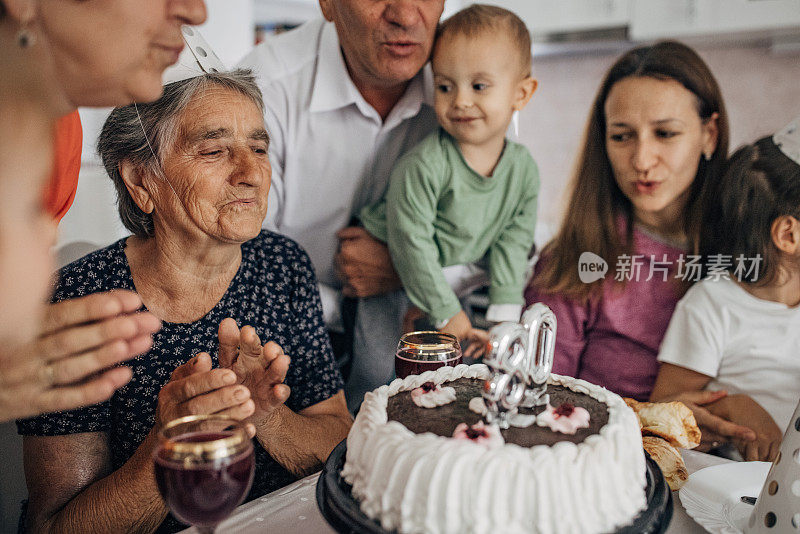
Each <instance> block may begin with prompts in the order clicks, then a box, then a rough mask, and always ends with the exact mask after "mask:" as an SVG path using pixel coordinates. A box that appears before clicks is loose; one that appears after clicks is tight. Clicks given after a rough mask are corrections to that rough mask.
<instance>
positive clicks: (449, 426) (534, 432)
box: [387, 378, 608, 447]
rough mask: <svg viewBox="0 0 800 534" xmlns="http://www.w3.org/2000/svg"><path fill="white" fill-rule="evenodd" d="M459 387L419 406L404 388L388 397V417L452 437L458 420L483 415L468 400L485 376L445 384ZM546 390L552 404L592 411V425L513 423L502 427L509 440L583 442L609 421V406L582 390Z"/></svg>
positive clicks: (474, 419) (551, 387)
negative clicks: (560, 428)
mask: <svg viewBox="0 0 800 534" xmlns="http://www.w3.org/2000/svg"><path fill="white" fill-rule="evenodd" d="M442 386H450V387H452V388H454V389H455V390H456V400H455V401H454V402H451V403H450V404H446V405H444V406H439V407H438V408H420V407H419V406H417V405H416V404H414V402H413V401H412V400H411V392H410V391H402V392H400V393H398V394H397V395H394V396H392V397H390V398H389V403H388V406H387V412H388V418H389V421H397V422H399V423H402V424H403V425H404V426H405V427H406V428H408V429H409V430H411V431H412V432H414V433H416V434H422V433H424V432H432V433H434V434H437V435H439V436H446V437H450V436H452V435H453V431H454V430H455V428H456V426H457V425H458V424H459V423H467V424H469V425H474V424H475V423H477V422H478V421H480V420H481V419H482V417H481V416H480V415H478V414H476V413H474V412H472V411H470V409H469V408H468V406H467V404H468V403H469V401H470V399H472V398H473V397H480V396H481V390H482V388H483V380H477V379H473V378H459V379H458V380H454V381H452V382H447V383H445V384H442ZM547 392H548V393H549V394H550V404H551V405H552V406H553V407H555V408H558V406H560V405H561V404H562V403H564V402H569V403H571V404H573V405H574V406H576V407H577V406H580V407H582V408H585V409H586V410H588V412H589V416H590V419H589V427H588V428H580V429H578V431H577V432H575V434H572V435H570V434H562V433H560V432H553V431H552V430H550V429H549V428H547V427H540V426H537V425H536V424H533V425H531V426H529V427H527V428H517V427H513V426H512V427H511V428H509V429H508V430H502V431H501V433H502V435H503V439H505V440H506V443H514V444H516V445H520V446H522V447H533V446H535V445H554V444H556V443H558V442H560V441H571V442H572V443H576V444H578V443H581V442H583V441H584V440H585V439H586V438H587V437H588V436H591V435H594V434H597V433H598V432H600V429H601V428H603V427H604V426H605V425H606V423H608V407H607V406H606V405H605V404H604V403H602V402H600V401H598V400H596V399H594V398H592V397H590V396H589V395H586V394H583V393H576V392H574V391H572V390H570V389H567V388H565V387H563V386H555V385H549V386H548V387H547ZM542 410H544V408H543V407H537V408H534V409H531V410H529V409H526V408H523V409H521V410H520V413H524V414H526V413H527V414H530V413H532V414H538V413H539V412H541V411H542Z"/></svg>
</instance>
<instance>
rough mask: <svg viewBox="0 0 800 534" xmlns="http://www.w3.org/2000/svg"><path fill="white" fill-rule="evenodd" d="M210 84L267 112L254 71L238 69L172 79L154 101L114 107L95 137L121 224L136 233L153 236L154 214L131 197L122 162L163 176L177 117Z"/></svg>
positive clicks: (173, 140)
mask: <svg viewBox="0 0 800 534" xmlns="http://www.w3.org/2000/svg"><path fill="white" fill-rule="evenodd" d="M211 87H223V88H225V89H231V90H233V91H236V92H238V93H241V94H242V95H244V96H245V97H247V98H249V99H250V100H251V101H252V102H253V103H254V104H255V105H256V106H257V107H258V109H259V110H260V111H261V113H262V114H263V113H264V101H263V99H262V96H261V91H260V90H259V88H258V86H257V85H256V82H255V77H254V76H253V74H252V72H251V71H250V70H245V69H237V70H235V71H232V72H224V73H223V72H215V73H209V74H203V75H201V76H196V77H194V78H189V79H186V80H181V81H178V82H174V83H170V84H168V85H166V86H165V87H164V94H162V95H161V98H159V99H158V100H156V101H155V102H150V103H148V104H138V105H137V104H130V105H127V106H122V107H118V108H114V110H113V111H112V112H111V115H109V116H108V119H106V122H105V124H104V125H103V129H102V131H101V132H100V137H99V138H98V140H97V152H98V153H99V154H100V158H101V159H102V160H103V166H104V167H105V168H106V172H107V173H108V175H109V177H111V181H112V182H114V187H115V188H116V190H117V210H118V211H119V216H120V219H122V224H124V225H125V228H127V229H128V230H130V231H131V232H132V233H133V234H134V235H136V236H139V237H152V236H153V231H154V226H153V216H152V215H151V214H149V213H145V212H143V211H142V210H141V209H139V206H137V205H136V203H135V202H134V201H133V199H132V198H131V196H130V194H129V193H128V188H127V187H125V181H124V180H123V179H122V175H121V174H120V172H119V169H120V164H121V163H122V162H124V161H127V162H129V163H131V164H132V165H134V166H135V167H138V168H141V169H143V170H147V171H149V172H152V173H154V174H156V175H159V176H163V173H162V169H163V162H164V156H165V155H166V154H167V153H169V151H170V150H171V149H172V147H173V146H174V145H175V142H176V141H177V136H178V121H179V120H180V116H181V114H182V112H183V110H184V109H185V108H186V106H187V105H188V104H189V102H191V100H192V99H193V98H194V97H195V96H196V95H197V94H199V93H202V92H204V91H206V90H208V89H210V88H211ZM220 113H225V110H220ZM140 117H141V119H140ZM145 132H147V134H145ZM148 142H149V143H148ZM151 147H152V151H151ZM154 153H155V154H154Z"/></svg>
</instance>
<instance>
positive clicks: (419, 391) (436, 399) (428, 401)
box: [411, 385, 456, 408]
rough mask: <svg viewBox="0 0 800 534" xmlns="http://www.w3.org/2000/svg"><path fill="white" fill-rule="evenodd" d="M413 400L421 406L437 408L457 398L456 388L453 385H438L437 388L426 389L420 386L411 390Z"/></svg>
mask: <svg viewBox="0 0 800 534" xmlns="http://www.w3.org/2000/svg"><path fill="white" fill-rule="evenodd" d="M411 400H412V401H414V404H416V405H417V406H419V407H420V408H437V407H439V406H444V405H445V404H450V403H451V402H453V401H454V400H456V390H455V389H453V388H451V387H447V386H445V387H441V386H439V385H437V386H436V389H432V390H430V391H425V389H424V388H422V387H418V388H415V389H413V390H411Z"/></svg>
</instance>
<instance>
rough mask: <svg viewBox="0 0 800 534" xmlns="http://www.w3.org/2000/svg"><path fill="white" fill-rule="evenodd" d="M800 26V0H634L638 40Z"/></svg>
mask: <svg viewBox="0 0 800 534" xmlns="http://www.w3.org/2000/svg"><path fill="white" fill-rule="evenodd" d="M792 28H800V0H634V1H633V4H632V9H631V20H630V27H629V32H628V35H629V36H630V38H631V39H634V40H645V39H657V38H663V37H677V38H680V37H685V36H694V35H714V34H720V33H739V32H751V31H753V32H755V31H759V32H760V31H768V30H785V29H792Z"/></svg>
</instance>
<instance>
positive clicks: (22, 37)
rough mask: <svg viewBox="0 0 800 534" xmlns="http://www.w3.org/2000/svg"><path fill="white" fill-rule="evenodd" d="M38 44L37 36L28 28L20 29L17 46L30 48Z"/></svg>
mask: <svg viewBox="0 0 800 534" xmlns="http://www.w3.org/2000/svg"><path fill="white" fill-rule="evenodd" d="M35 44H36V36H35V35H34V34H33V33H32V32H31V31H30V30H29V29H28V28H20V29H19V31H18V32H17V45H19V47H20V48H30V47H32V46H33V45H35Z"/></svg>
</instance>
